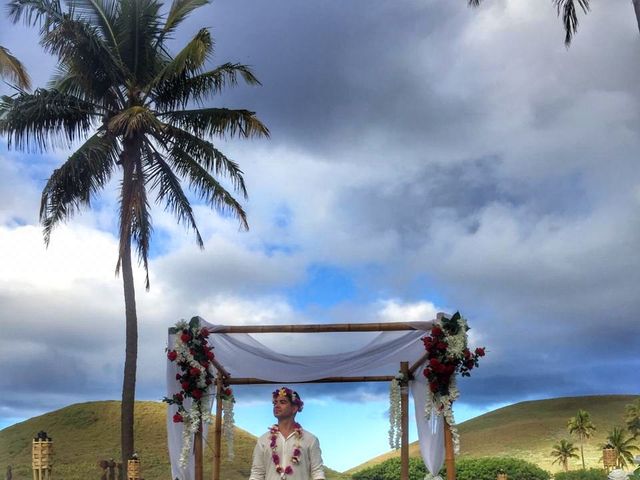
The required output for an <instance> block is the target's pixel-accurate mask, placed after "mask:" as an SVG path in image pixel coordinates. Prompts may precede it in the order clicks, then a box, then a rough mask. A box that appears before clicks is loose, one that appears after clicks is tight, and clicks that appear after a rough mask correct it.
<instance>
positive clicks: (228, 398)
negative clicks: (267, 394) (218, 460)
mask: <svg viewBox="0 0 640 480" xmlns="http://www.w3.org/2000/svg"><path fill="white" fill-rule="evenodd" d="M220 401H221V402H222V435H223V436H224V439H225V441H226V442H227V458H228V459H229V461H232V460H233V457H234V450H233V440H234V433H235V429H234V427H235V419H234V416H233V404H234V403H236V399H235V396H234V395H233V390H231V389H230V388H229V387H226V388H225V389H224V390H222V392H221V393H220Z"/></svg>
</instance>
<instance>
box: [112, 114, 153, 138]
mask: <svg viewBox="0 0 640 480" xmlns="http://www.w3.org/2000/svg"><path fill="white" fill-rule="evenodd" d="M160 127H161V124H160V122H159V120H158V119H157V117H156V116H155V115H154V114H153V112H151V111H150V110H149V109H148V108H146V107H141V106H135V107H130V108H127V109H126V110H123V111H121V112H119V113H117V114H116V115H114V116H113V117H111V118H110V119H109V122H108V123H107V129H108V130H109V132H111V134H113V135H121V136H123V137H125V138H133V137H134V136H141V135H144V134H145V133H147V132H149V131H153V130H158V129H160Z"/></svg>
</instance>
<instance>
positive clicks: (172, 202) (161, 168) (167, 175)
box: [145, 143, 204, 248]
mask: <svg viewBox="0 0 640 480" xmlns="http://www.w3.org/2000/svg"><path fill="white" fill-rule="evenodd" d="M145 150H146V158H147V165H146V171H147V174H146V178H147V181H148V182H150V184H151V188H152V189H154V190H156V191H157V201H158V202H159V203H164V205H165V210H166V211H170V212H171V213H172V214H173V215H174V216H175V217H176V219H177V220H178V223H184V224H186V225H187V227H189V228H192V229H193V231H194V232H195V234H196V242H197V243H198V246H199V247H200V248H204V242H203V241H202V237H201V236H200V231H199V230H198V225H197V224H196V219H195V217H194V216H193V209H192V208H191V203H190V202H189V199H188V198H187V196H186V195H185V193H184V191H183V190H182V187H181V185H180V179H179V178H178V177H177V176H176V175H175V174H174V173H173V171H172V170H171V167H170V166H169V164H168V163H167V162H166V161H165V160H164V158H163V157H162V155H161V154H160V153H159V152H158V151H156V150H155V149H154V147H153V145H151V144H150V143H146V144H145Z"/></svg>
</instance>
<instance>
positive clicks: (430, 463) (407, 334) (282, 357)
mask: <svg viewBox="0 0 640 480" xmlns="http://www.w3.org/2000/svg"><path fill="white" fill-rule="evenodd" d="M200 322H201V326H202V327H207V328H209V329H210V331H211V332H213V333H212V334H211V335H210V336H209V344H210V345H211V346H213V347H214V353H215V356H216V360H218V362H220V364H222V365H223V366H224V367H225V369H226V370H227V371H228V372H229V373H230V374H231V376H232V378H233V377H236V378H244V377H250V378H260V379H262V380H267V381H270V382H273V383H284V384H286V383H295V382H308V381H313V380H319V379H321V378H326V377H358V376H372V375H396V374H397V373H398V371H399V368H400V362H403V361H406V362H409V364H410V365H411V364H413V363H414V362H416V361H418V360H419V359H420V357H422V356H423V355H424V352H425V350H424V345H423V343H422V341H421V338H422V337H423V336H424V335H425V332H426V331H428V330H430V329H431V327H432V326H433V322H411V323H409V325H410V326H411V327H413V328H415V329H416V330H412V331H404V332H380V333H378V334H377V335H376V336H375V337H374V338H373V340H372V341H370V342H369V343H368V344H366V345H365V346H363V347H362V348H358V349H356V350H353V351H350V352H346V353H337V354H331V355H312V356H299V355H287V354H285V353H281V352H277V351H275V350H273V349H271V348H269V347H267V346H265V345H264V344H262V343H261V342H259V341H258V340H257V339H255V338H254V337H252V336H251V335H249V334H243V333H233V334H220V333H215V332H216V330H218V329H219V328H220V327H219V326H216V325H212V324H210V323H208V322H206V321H205V320H202V319H201V320H200ZM270 335H274V334H270ZM292 335H300V334H292ZM337 335H358V333H354V332H348V333H339V334H337ZM294 338H295V337H294ZM174 343H175V335H169V342H168V347H169V349H172V348H173V345H174ZM176 373H178V366H177V364H176V362H171V361H169V360H167V396H168V397H171V396H172V395H173V394H174V393H176V392H178V391H179V390H180V385H179V383H178V382H177V381H176ZM426 388H427V385H426V379H425V378H424V375H422V370H421V369H418V371H417V372H416V375H415V380H413V381H411V382H410V390H411V393H412V395H413V401H414V404H415V412H416V415H415V416H416V423H417V431H418V438H419V442H420V452H421V454H422V458H423V460H424V463H425V465H426V467H427V469H428V470H429V472H431V473H432V474H433V475H437V474H438V472H439V471H440V469H441V468H442V465H443V464H444V428H443V422H444V420H443V418H442V416H441V415H436V414H435V412H434V414H433V415H431V420H426V418H425V414H424V408H425V400H426ZM207 393H209V394H214V393H215V391H214V385H211V387H210V391H209V392H207ZM208 398H213V395H211V397H208ZM185 407H186V408H188V407H189V405H188V404H187V402H185ZM176 411H177V409H176V407H175V406H174V405H169V411H168V415H167V430H168V441H169V456H170V459H171V474H172V478H173V479H176V478H177V479H179V480H193V478H194V457H193V455H191V459H190V462H189V465H188V467H187V468H185V469H182V468H181V467H180V462H179V458H180V451H181V449H182V428H183V424H182V423H173V415H174V413H176ZM204 428H205V432H204V435H206V425H205V427H204ZM380 435H384V436H386V432H380ZM322 440H323V439H322V438H321V439H320V441H321V442H322Z"/></svg>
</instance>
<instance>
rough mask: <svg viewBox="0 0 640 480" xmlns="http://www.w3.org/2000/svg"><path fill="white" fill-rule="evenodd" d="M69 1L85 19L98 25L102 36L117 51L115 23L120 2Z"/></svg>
mask: <svg viewBox="0 0 640 480" xmlns="http://www.w3.org/2000/svg"><path fill="white" fill-rule="evenodd" d="M69 3H70V4H71V5H72V8H73V9H74V11H76V12H78V14H79V16H80V17H81V18H82V19H83V20H84V21H86V22H87V23H88V24H90V25H97V26H98V28H99V29H100V32H101V37H102V38H103V39H104V40H105V41H106V42H107V43H108V44H109V45H110V46H111V48H112V49H113V50H114V51H117V48H118V43H117V40H116V33H115V30H114V24H115V22H116V19H117V16H118V4H117V3H116V2H115V1H114V0H72V1H70V2H69Z"/></svg>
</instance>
